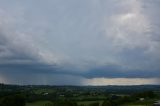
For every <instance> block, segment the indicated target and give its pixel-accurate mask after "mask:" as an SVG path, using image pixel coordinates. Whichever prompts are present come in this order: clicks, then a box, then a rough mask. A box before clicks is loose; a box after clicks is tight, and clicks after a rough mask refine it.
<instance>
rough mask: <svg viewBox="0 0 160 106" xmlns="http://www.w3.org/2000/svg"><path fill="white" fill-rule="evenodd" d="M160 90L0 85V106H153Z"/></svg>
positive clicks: (133, 87)
mask: <svg viewBox="0 0 160 106" xmlns="http://www.w3.org/2000/svg"><path fill="white" fill-rule="evenodd" d="M157 100H160V86H149V85H148V86H17V85H5V84H0V106H153V103H154V102H155V101H157Z"/></svg>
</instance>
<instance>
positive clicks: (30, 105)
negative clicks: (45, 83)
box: [26, 101, 52, 106]
mask: <svg viewBox="0 0 160 106" xmlns="http://www.w3.org/2000/svg"><path fill="white" fill-rule="evenodd" d="M45 104H52V102H50V101H38V102H33V103H27V104H26V106H44V105H45Z"/></svg>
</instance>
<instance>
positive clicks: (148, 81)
mask: <svg viewBox="0 0 160 106" xmlns="http://www.w3.org/2000/svg"><path fill="white" fill-rule="evenodd" d="M159 80H160V79H159V78H93V79H87V80H86V81H85V82H84V83H85V85H93V86H96V85H97V86H102V85H159Z"/></svg>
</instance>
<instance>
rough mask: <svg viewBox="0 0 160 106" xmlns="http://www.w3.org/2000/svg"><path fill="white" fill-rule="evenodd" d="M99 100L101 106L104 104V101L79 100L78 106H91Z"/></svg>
mask: <svg viewBox="0 0 160 106" xmlns="http://www.w3.org/2000/svg"><path fill="white" fill-rule="evenodd" d="M97 102H98V103H99V104H100V105H99V106H102V103H103V101H82V102H78V103H77V104H78V106H80V105H84V106H89V105H90V104H92V103H97Z"/></svg>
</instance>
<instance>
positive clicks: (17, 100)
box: [0, 95, 25, 106]
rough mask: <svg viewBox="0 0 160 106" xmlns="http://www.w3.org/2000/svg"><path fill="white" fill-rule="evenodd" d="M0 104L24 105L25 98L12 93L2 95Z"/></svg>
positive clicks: (9, 105) (8, 105)
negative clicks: (10, 94)
mask: <svg viewBox="0 0 160 106" xmlns="http://www.w3.org/2000/svg"><path fill="white" fill-rule="evenodd" d="M0 106H25V98H24V96H22V95H12V96H6V97H3V98H2V99H1V100H0Z"/></svg>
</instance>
